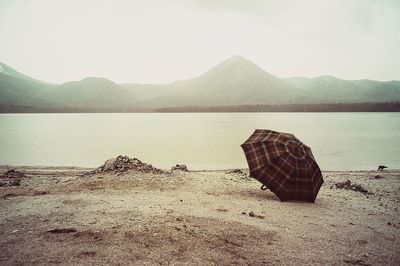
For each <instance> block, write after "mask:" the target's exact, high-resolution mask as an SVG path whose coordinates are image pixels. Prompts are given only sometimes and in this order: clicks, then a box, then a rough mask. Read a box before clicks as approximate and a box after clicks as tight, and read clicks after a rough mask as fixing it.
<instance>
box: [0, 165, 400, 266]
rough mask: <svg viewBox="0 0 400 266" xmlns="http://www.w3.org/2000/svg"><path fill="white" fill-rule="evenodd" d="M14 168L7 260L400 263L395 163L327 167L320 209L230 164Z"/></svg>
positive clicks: (3, 242) (2, 255) (7, 196)
mask: <svg viewBox="0 0 400 266" xmlns="http://www.w3.org/2000/svg"><path fill="white" fill-rule="evenodd" d="M3 170H4V168H2V167H0V172H1V173H2V172H4V171H3ZM16 170H20V171H22V172H23V173H25V174H26V177H24V178H22V181H21V184H20V186H8V187H0V213H1V215H0V234H1V235H2V237H1V238H0V264H2V265H15V264H61V265H71V264H86V265H87V264H91V265H94V264H134V265H154V264H178V265H182V264H192V265H193V264H196V265H199V264H202V265H213V264H216V265H232V264H240V265H243V264H245V265H246V264H247V265H249V264H250V265H263V264H267V265H282V264H284V265H288V264H293V265H294V264H296V265H338V264H340V265H399V264H400V251H399V249H398V244H399V241H400V215H399V214H400V211H399V207H398V206H399V203H400V171H399V170H396V171H394V170H392V171H383V172H380V171H379V172H378V171H323V176H324V181H325V182H324V184H323V186H322V187H321V190H320V192H319V194H318V197H317V200H316V201H315V203H314V204H313V203H302V202H281V201H279V199H277V197H276V196H275V195H274V194H273V193H271V192H270V191H262V190H260V185H261V183H259V182H258V181H257V180H255V179H253V178H249V177H248V176H247V173H240V172H239V173H233V172H229V171H227V170H225V171H224V170H220V171H200V172H197V171H196V172H195V171H189V172H184V171H179V170H178V171H172V172H165V171H164V172H162V173H151V172H146V173H144V172H138V171H128V172H124V173H117V174H110V173H96V174H91V175H84V174H85V173H87V172H88V171H87V170H92V168H90V169H88V168H69V167H64V168H63V167H61V168H54V167H44V168H43V167H36V168H35V167H25V168H18V167H16ZM377 175H380V176H381V177H380V178H376V176H377ZM346 180H351V182H352V183H353V184H357V185H361V186H362V187H363V188H365V190H366V191H367V193H362V192H360V191H355V190H349V189H339V188H337V187H336V184H337V183H340V182H345V181H346Z"/></svg>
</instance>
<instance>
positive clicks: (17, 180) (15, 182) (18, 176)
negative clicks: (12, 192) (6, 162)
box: [0, 169, 26, 187]
mask: <svg viewBox="0 0 400 266" xmlns="http://www.w3.org/2000/svg"><path fill="white" fill-rule="evenodd" d="M24 177H26V175H25V174H24V173H21V172H19V171H17V170H14V169H10V170H8V171H7V172H5V173H3V174H2V175H0V187H13V186H20V185H21V180H22V178H24Z"/></svg>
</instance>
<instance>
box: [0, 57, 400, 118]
mask: <svg viewBox="0 0 400 266" xmlns="http://www.w3.org/2000/svg"><path fill="white" fill-rule="evenodd" d="M364 102H370V103H389V102H400V81H388V82H381V81H373V80H343V79H339V78H336V77H332V76H320V77H316V78H305V77H291V78H284V79H282V78H278V77H276V76H274V75H272V74H270V73H268V72H266V71H265V70H264V69H262V68H261V67H259V66H257V65H256V64H254V63H253V62H251V61H249V60H247V59H245V58H243V57H241V56H234V57H231V58H229V59H227V60H225V61H223V62H222V63H220V64H218V65H217V66H215V67H213V68H212V69H210V70H209V71H207V72H205V73H204V74H202V75H200V76H199V77H196V78H192V79H187V80H181V81H176V82H173V83H170V84H159V85H154V84H117V83H114V82H113V81H110V80H108V79H105V78H99V77H89V78H84V79H82V80H80V81H69V82H65V83H63V84H50V83H46V82H43V81H39V80H35V79H33V78H31V77H29V76H27V75H24V74H22V73H20V72H18V71H16V70H14V69H13V68H11V67H9V66H7V65H6V64H3V63H0V112H4V111H12V110H21V108H22V110H23V111H24V112H25V111H26V112H29V111H34V110H45V111H48V110H49V111H51V110H53V111H57V110H61V111H62V110H65V111H74V110H86V111H90V110H95V111H108V110H128V111H129V110H136V109H140V110H144V109H146V110H150V111H151V110H155V109H158V108H176V107H178V108H179V107H185V106H186V107H187V106H198V107H212V106H217V107H218V106H221V107H223V106H230V107H232V106H239V105H240V106H250V105H253V106H254V105H260V106H261V105H271V106H272V105H299V104H300V105H304V104H328V103H329V104H340V103H364ZM244 109H245V107H244ZM244 109H243V110H244Z"/></svg>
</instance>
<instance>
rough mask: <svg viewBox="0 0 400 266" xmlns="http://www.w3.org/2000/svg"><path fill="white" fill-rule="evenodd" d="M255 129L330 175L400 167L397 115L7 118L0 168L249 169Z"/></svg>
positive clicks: (0, 131) (2, 124)
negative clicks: (286, 136) (304, 151)
mask: <svg viewBox="0 0 400 266" xmlns="http://www.w3.org/2000/svg"><path fill="white" fill-rule="evenodd" d="M255 128H267V129H273V130H277V131H284V132H291V133H294V134H295V135H296V136H297V137H298V138H299V139H301V140H302V141H303V142H304V143H306V144H307V145H309V146H310V147H311V148H312V150H313V153H314V155H315V157H316V159H317V161H318V163H319V165H320V166H321V168H322V169H324V170H361V169H376V167H377V165H378V164H384V165H387V166H389V167H390V168H397V169H398V168H400V114H399V113H197V114H192V113H191V114H188V113H184V114H2V115H0V165H5V164H10V165H71V166H72V165H73V166H98V165H100V164H102V163H103V162H104V161H105V160H106V159H108V158H111V157H114V156H117V155H120V154H122V155H128V156H130V157H137V158H139V159H141V160H143V161H145V162H148V163H152V164H153V165H155V166H157V167H161V168H170V167H171V166H172V165H174V164H176V163H183V164H187V165H188V167H189V168H190V169H226V168H239V167H247V163H246V160H245V157H244V155H243V152H242V150H241V148H240V146H239V145H240V144H241V143H242V142H243V141H244V140H245V139H246V138H247V137H248V136H249V135H250V134H251V133H252V132H253V130H254V129H255Z"/></svg>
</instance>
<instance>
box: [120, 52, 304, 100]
mask: <svg viewBox="0 0 400 266" xmlns="http://www.w3.org/2000/svg"><path fill="white" fill-rule="evenodd" d="M125 88H127V89H128V90H129V91H130V92H131V93H132V94H133V95H135V96H136V97H137V98H138V99H142V100H143V101H142V102H141V103H140V104H143V105H147V106H149V105H150V106H157V107H166V106H179V105H180V106H188V105H189V106H190V105H191V106H220V105H223V106H226V105H243V104H250V105H251V104H283V103H291V102H295V101H296V99H297V98H302V96H301V94H300V92H301V91H302V90H301V89H297V88H296V87H295V86H293V85H292V84H290V83H289V82H287V81H285V80H282V79H279V78H277V77H275V76H273V75H271V74H269V73H268V72H266V71H265V70H263V69H262V68H260V67H259V66H257V65H256V64H254V63H252V62H251V61H249V60H247V59H245V58H243V57H241V56H234V57H232V58H229V59H227V60H225V61H223V62H222V63H220V64H219V65H217V66H215V67H214V68H212V69H211V70H209V71H207V72H206V73H204V74H202V75H201V76H199V77H197V78H194V79H189V80H183V81H177V82H174V83H171V84H167V85H163V86H156V85H154V86H149V85H125ZM141 95H145V96H146V97H144V98H143V97H141ZM150 96H151V97H150Z"/></svg>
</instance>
